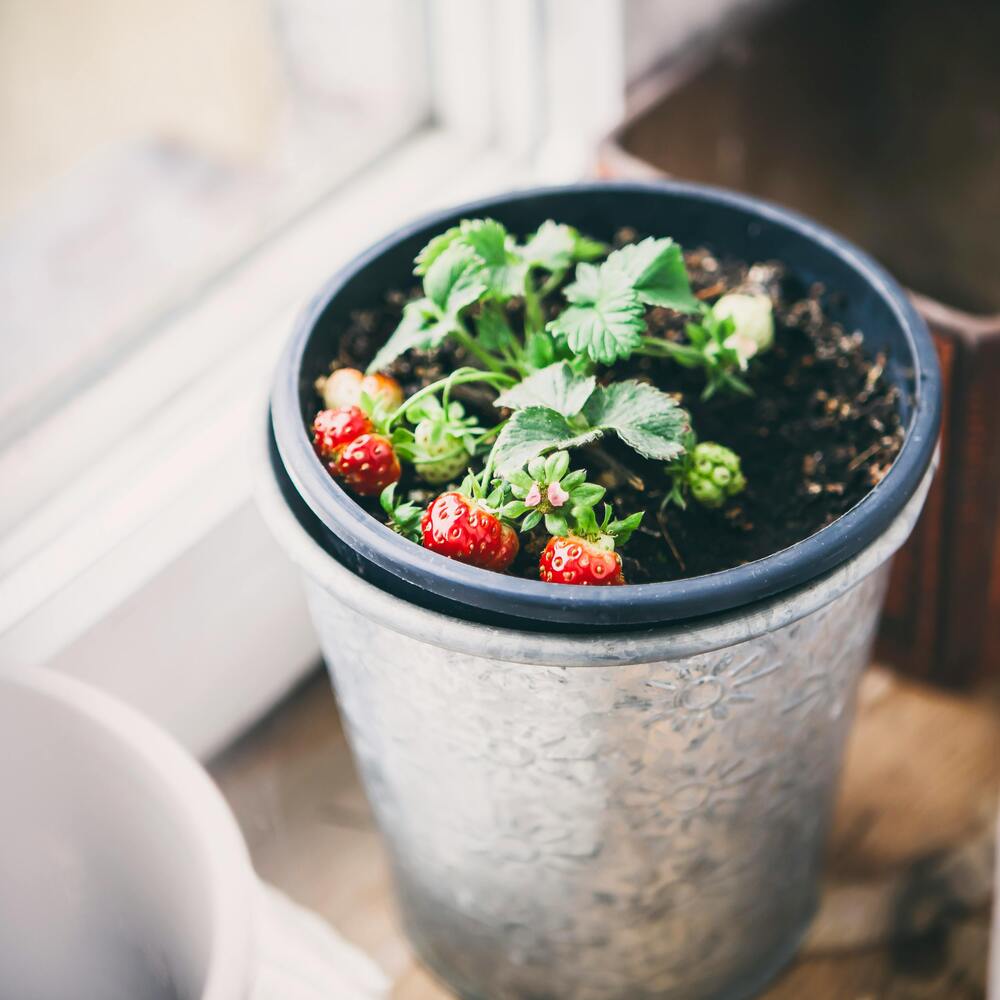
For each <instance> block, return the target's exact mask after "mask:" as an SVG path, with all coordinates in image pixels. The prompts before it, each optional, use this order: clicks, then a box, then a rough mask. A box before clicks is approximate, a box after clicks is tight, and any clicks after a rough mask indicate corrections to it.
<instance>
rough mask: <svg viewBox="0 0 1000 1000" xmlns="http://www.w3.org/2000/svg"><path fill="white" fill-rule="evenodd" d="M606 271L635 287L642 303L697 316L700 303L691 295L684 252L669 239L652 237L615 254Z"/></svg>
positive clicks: (604, 267)
mask: <svg viewBox="0 0 1000 1000" xmlns="http://www.w3.org/2000/svg"><path fill="white" fill-rule="evenodd" d="M602 270H607V271H611V272H614V273H616V274H618V275H620V276H621V277H622V279H623V280H624V281H625V282H626V283H627V284H628V285H629V287H631V288H632V289H633V290H634V291H635V293H636V295H637V296H638V298H639V300H640V301H641V302H645V303H646V304H647V305H652V306H666V307H667V308H669V309H676V310H677V311H678V312H684V313H693V312H697V311H698V310H699V308H700V303H699V302H698V300H697V299H696V298H695V297H694V295H692V293H691V285H690V282H689V281H688V274H687V268H686V267H685V266H684V256H683V254H682V253H681V248H680V247H679V246H678V245H677V244H676V243H675V242H674V241H673V240H672V239H670V238H669V237H666V238H665V239H660V240H657V239H654V238H653V237H651V236H650V237H648V238H647V239H644V240H642V241H641V242H639V243H630V244H628V246H624V247H622V248H621V249H620V250H615V251H614V253H612V254H611V255H610V256H609V257H608V259H607V260H606V261H605V262H604V264H603V266H602Z"/></svg>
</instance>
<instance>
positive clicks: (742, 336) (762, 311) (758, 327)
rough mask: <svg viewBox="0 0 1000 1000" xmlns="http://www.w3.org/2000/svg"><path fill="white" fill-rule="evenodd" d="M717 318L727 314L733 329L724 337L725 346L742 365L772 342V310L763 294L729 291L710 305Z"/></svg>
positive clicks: (724, 317) (724, 316) (726, 316)
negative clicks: (737, 356)
mask: <svg viewBox="0 0 1000 1000" xmlns="http://www.w3.org/2000/svg"><path fill="white" fill-rule="evenodd" d="M712 312H713V313H714V314H715V316H717V317H718V318H719V319H726V318H729V319H731V320H732V321H733V326H734V327H735V329H734V330H733V332H732V333H731V334H730V335H729V336H728V337H727V338H726V347H730V348H732V349H733V350H734V351H736V353H737V354H739V356H740V361H741V362H742V366H743V367H744V368H745V367H746V363H747V362H748V361H749V360H750V359H751V358H752V357H754V356H755V355H757V354H760V353H761V352H762V351H766V350H767V349H768V348H769V347H770V346H771V345H772V344H773V343H774V310H773V309H772V307H771V299H770V298H769V297H768V296H767V295H748V294H745V293H743V292H731V293H730V294H729V295H723V296H722V298H721V299H719V301H718V302H716V303H715V305H714V306H713V307H712Z"/></svg>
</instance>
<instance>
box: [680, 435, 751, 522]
mask: <svg viewBox="0 0 1000 1000" xmlns="http://www.w3.org/2000/svg"><path fill="white" fill-rule="evenodd" d="M687 482H688V486H689V487H690V489H691V495H692V496H693V497H694V498H695V500H697V501H698V502H699V503H700V504H702V506H704V507H712V508H715V507H721V506H722V505H723V504H724V503H725V502H726V500H728V499H729V498H730V497H733V496H736V494H737V493H740V492H742V490H743V489H744V487H745V486H746V479H745V478H744V476H743V472H742V470H741V469H740V459H739V456H738V455H737V454H736V452H734V451H732V450H731V449H729V448H726V447H725V446H724V445H721V444H715V443H713V442H711V441H703V442H702V443H701V444H697V445H695V447H694V450H693V451H692V453H691V464H690V465H689V466H688V470H687Z"/></svg>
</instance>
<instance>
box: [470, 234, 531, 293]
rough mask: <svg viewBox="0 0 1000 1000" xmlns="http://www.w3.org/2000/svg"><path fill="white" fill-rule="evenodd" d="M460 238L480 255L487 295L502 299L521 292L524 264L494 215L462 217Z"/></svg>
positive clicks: (522, 289)
mask: <svg viewBox="0 0 1000 1000" xmlns="http://www.w3.org/2000/svg"><path fill="white" fill-rule="evenodd" d="M461 233H462V235H461V241H462V243H464V244H466V245H467V246H469V247H471V248H472V250H473V251H475V253H476V254H477V255H478V256H479V257H480V258H481V260H482V261H483V264H484V265H485V269H486V285H487V290H488V291H489V293H490V295H491V296H493V297H495V298H497V299H499V300H501V301H503V300H506V299H509V298H512V297H513V296H515V295H521V294H522V293H523V292H524V276H525V274H526V273H527V265H526V264H525V262H524V261H523V260H522V259H521V258H520V257H519V256H518V255H517V253H515V252H514V248H513V244H514V241H513V240H512V239H511V238H510V236H509V235H508V234H507V230H506V229H505V228H504V227H503V226H502V225H501V224H500V223H499V222H497V221H496V220H494V219H465V220H463V222H462V223H461Z"/></svg>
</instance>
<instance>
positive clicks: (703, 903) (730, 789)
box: [258, 456, 932, 1000]
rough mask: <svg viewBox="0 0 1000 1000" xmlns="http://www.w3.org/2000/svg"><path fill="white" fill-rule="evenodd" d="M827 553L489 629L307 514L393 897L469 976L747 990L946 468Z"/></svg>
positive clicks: (811, 898) (275, 500)
mask: <svg viewBox="0 0 1000 1000" xmlns="http://www.w3.org/2000/svg"><path fill="white" fill-rule="evenodd" d="M931 475H932V470H931V471H928V473H927V474H926V476H925V478H924V481H923V483H922V485H921V487H920V489H919V490H918V491H917V493H916V494H914V496H913V497H912V498H911V499H910V500H909V502H908V503H907V504H906V506H905V507H904V508H903V510H902V511H901V512H900V513H899V515H898V516H897V517H896V519H895V521H894V522H893V523H892V525H891V526H890V528H889V529H888V530H887V531H886V532H885V533H884V534H883V535H882V536H881V537H880V538H879V539H877V540H876V541H875V542H874V543H872V544H871V545H869V546H868V547H867V548H866V549H865V550H864V551H862V552H861V553H860V554H859V555H857V556H855V557H854V558H853V559H851V560H850V561H849V562H847V563H845V564H844V565H842V566H840V567H839V568H838V569H836V570H834V571H833V572H831V573H829V574H827V575H826V576H824V577H823V578H821V579H819V580H816V581H813V582H812V583H809V584H808V585H806V586H804V587H802V588H800V589H798V590H796V591H794V592H791V593H787V594H784V595H782V596H779V597H777V598H773V599H771V600H768V601H765V602H762V603H760V604H758V605H756V606H754V607H751V608H746V609H743V610H741V611H739V612H735V613H733V612H730V613H725V614H721V615H718V616H714V617H711V618H709V619H706V620H702V621H699V622H698V623H697V624H687V625H676V626H671V627H667V628H661V629H652V630H645V631H642V632H637V633H615V634H608V635H603V636H602V635H588V636H568V635H558V634H548V635H547V634H539V633H534V632H524V631H517V630H511V629H502V628H495V627H490V626H484V625H478V624H475V623H471V622H467V621H462V620H459V619H457V618H451V617H448V616H445V615H443V614H440V613H436V612H433V611H429V610H426V609H424V608H421V607H418V606H416V605H414V604H412V603H409V602H406V601H403V600H400V599H399V598H396V597H394V596H392V595H390V594H388V593H385V592H384V591H382V590H379V589H377V588H376V587H374V586H372V585H371V584H370V583H367V582H366V581H365V580H363V579H361V578H359V577H358V576H356V575H355V574H353V573H351V572H350V571H348V570H347V569H345V568H344V567H342V566H341V565H340V564H339V563H337V562H336V561H335V560H334V559H333V558H331V556H330V555H329V554H328V553H327V552H326V551H325V550H324V549H323V548H322V547H321V546H320V545H319V544H318V543H317V542H316V541H314V539H313V538H312V537H311V536H310V534H309V533H308V532H307V531H306V530H305V528H304V527H303V526H302V525H301V524H300V523H299V521H298V520H297V519H296V517H295V515H294V514H293V513H292V511H291V509H290V508H289V506H288V504H287V502H286V499H285V497H284V496H282V494H281V492H280V490H279V487H278V484H277V482H276V480H275V479H274V475H273V472H272V471H271V468H270V464H269V463H268V462H267V461H266V456H262V458H261V476H260V485H259V490H258V495H259V501H260V506H261V509H262V510H263V512H264V514H265V516H266V518H267V520H268V522H269V524H270V525H271V527H272V529H273V530H274V531H275V533H276V534H277V536H278V537H279V539H280V540H281V541H282V543H283V544H284V546H285V548H286V549H287V551H288V552H289V554H290V555H291V557H292V558H293V559H294V560H295V561H296V562H297V563H298V564H299V566H300V567H301V569H302V571H303V576H304V579H305V581H306V591H307V596H308V600H309V605H310V608H311V611H312V616H313V621H314V622H315V625H316V628H317V631H318V633H319V636H320V640H321V643H322V647H323V652H324V655H325V657H326V660H327V662H328V664H329V666H330V670H331V673H332V675H333V680H334V685H335V688H336V691H337V697H338V699H339V702H340V706H341V710H342V713H343V717H344V721H345V724H346V727H347V733H348V737H349V739H350V742H351V746H352V748H353V751H354V754H355V757H356V759H357V763H358V766H359V768H360V771H361V774H362V777H363V780H364V783H365V787H366V790H367V793H368V796H369V799H370V801H371V803H372V806H373V808H374V810H375V813H376V816H377V819H378V823H379V826H380V827H381V829H382V832H383V834H384V836H385V839H386V843H387V846H388V849H389V855H390V858H391V861H392V867H393V871H394V874H395V879H396V887H397V893H398V897H399V903H400V907H401V910H402V916H403V920H404V922H405V925H406V928H407V931H408V933H409V936H410V938H411V940H412V941H413V943H414V945H415V947H416V948H417V950H418V952H419V953H420V955H421V956H422V958H423V959H424V960H425V961H426V963H427V964H428V965H429V966H430V967H431V968H432V969H433V970H434V971H435V972H437V973H438V974H439V975H440V976H441V977H442V979H444V980H445V981H446V982H447V983H449V984H450V985H451V986H452V987H453V988H454V989H455V990H456V991H457V992H458V993H459V995H461V996H463V997H467V998H483V1000H486V998H489V1000H508V998H509V1000H514V998H531V997H536V998H543V997H545V998H574V1000H612V998H621V997H629V998H635V1000H641V998H654V997H655V998H664V997H684V998H701V997H705V998H709V997H712V998H716V997H726V998H729V997H733V998H735V997H743V996H748V995H750V994H751V993H753V992H754V991H755V990H756V988H758V987H759V986H760V985H761V984H762V983H763V982H765V981H766V980H767V979H768V978H769V977H770V976H771V975H773V973H774V972H775V971H776V970H777V969H778V968H779V967H780V966H781V965H782V964H783V963H784V962H785V961H786V960H787V959H788V958H789V957H790V956H791V955H792V953H793V952H794V950H795V948H796V946H797V944H798V942H799V940H800V938H801V935H802V933H803V932H804V930H805V928H806V926H807V925H808V922H809V919H810V917H811V915H812V912H813V908H814V905H815V899H816V891H817V871H818V866H819V863H820V857H821V854H822V850H823V842H824V835H825V831H826V828H827V818H828V815H829V812H830V808H831V805H832V801H833V795H834V791H835V787H836V783H837V777H838V773H839V770H840V762H841V756H842V750H843V744H844V739H845V736H846V733H847V730H848V727H849V725H850V719H851V714H852V705H853V700H854V690H855V686H856V684H857V680H858V677H859V674H860V672H861V669H862V668H863V667H864V666H865V664H866V663H867V661H868V657H869V652H870V648H871V643H872V638H873V635H874V630H875V626H876V623H877V619H878V615H879V610H880V607H881V603H882V596H883V593H884V589H885V584H886V580H887V573H888V567H889V560H890V558H891V556H892V554H893V553H894V552H895V551H896V549H897V548H898V547H899V546H900V545H901V544H902V542H903V541H904V540H905V539H906V537H907V535H908V534H909V533H910V530H911V529H912V527H913V524H914V522H915V520H916V518H917V515H918V514H919V512H920V509H921V507H922V505H923V502H924V498H925V496H926V492H927V488H928V486H929V483H930V478H931Z"/></svg>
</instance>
